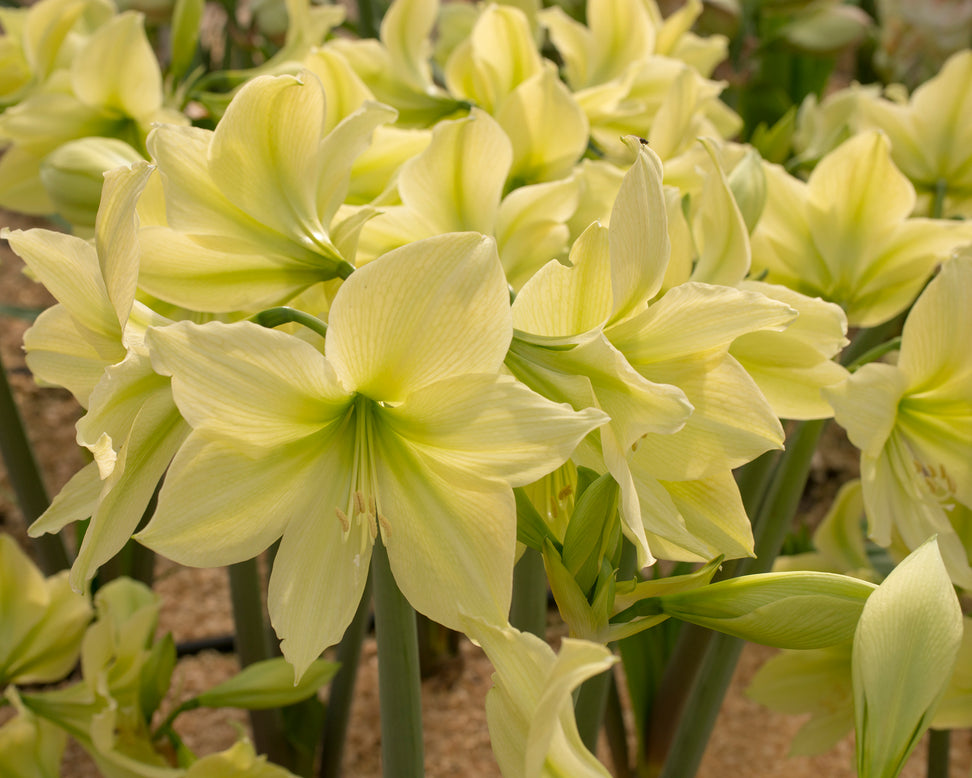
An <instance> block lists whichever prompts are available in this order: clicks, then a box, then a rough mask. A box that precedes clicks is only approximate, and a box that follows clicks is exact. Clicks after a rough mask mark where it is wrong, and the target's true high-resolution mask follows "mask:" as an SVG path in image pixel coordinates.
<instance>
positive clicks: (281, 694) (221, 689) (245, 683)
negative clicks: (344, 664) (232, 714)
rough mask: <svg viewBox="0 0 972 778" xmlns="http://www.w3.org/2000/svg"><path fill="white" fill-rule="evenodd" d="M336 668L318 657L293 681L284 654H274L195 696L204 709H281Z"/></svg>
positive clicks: (303, 696) (306, 693)
mask: <svg viewBox="0 0 972 778" xmlns="http://www.w3.org/2000/svg"><path fill="white" fill-rule="evenodd" d="M337 670H338V665H337V664H336V663H335V662H327V661H325V660H323V659H318V660H317V661H316V662H313V663H312V664H311V666H310V667H308V668H307V670H306V671H305V672H304V674H303V675H302V676H301V678H300V681H299V682H295V681H294V668H293V666H291V665H290V664H289V663H288V662H287V660H286V659H284V658H283V657H275V658H273V659H266V660H264V661H263V662H254V663H253V664H252V665H249V666H248V667H245V668H244V669H243V670H241V671H240V672H239V673H237V674H236V675H234V676H233V677H232V678H230V679H229V680H228V681H226V682H224V683H221V684H219V685H218V686H214V687H213V688H212V689H209V690H208V691H205V692H203V693H202V694H200V695H199V696H198V697H196V698H195V699H196V701H197V702H198V703H199V705H202V706H205V707H207V708H247V709H248V710H262V709H264V708H281V707H283V706H285V705H293V704H294V703H295V702H300V701H301V700H306V699H307V698H308V697H310V696H311V695H312V694H314V693H315V692H316V691H317V690H318V689H319V688H320V687H321V686H323V685H324V684H325V683H327V682H328V681H329V680H331V677H332V676H333V675H334V674H335V673H336V672H337Z"/></svg>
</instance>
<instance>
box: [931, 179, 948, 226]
mask: <svg viewBox="0 0 972 778" xmlns="http://www.w3.org/2000/svg"><path fill="white" fill-rule="evenodd" d="M947 194H948V181H946V180H945V179H943V178H940V179H938V180H937V181H936V182H935V195H934V199H933V200H932V212H931V217H932V218H933V219H941V218H942V216H943V215H944V213H945V196H946V195H947Z"/></svg>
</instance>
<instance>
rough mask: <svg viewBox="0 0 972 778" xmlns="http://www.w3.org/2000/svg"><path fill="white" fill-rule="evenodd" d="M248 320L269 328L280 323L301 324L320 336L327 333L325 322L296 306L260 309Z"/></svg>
mask: <svg viewBox="0 0 972 778" xmlns="http://www.w3.org/2000/svg"><path fill="white" fill-rule="evenodd" d="M250 321H252V322H254V323H256V324H259V325H260V326H261V327H267V328H269V329H273V328H274V327H279V326H280V325H281V324H292V323H296V324H302V325H304V326H305V327H307V329H309V330H311V331H312V332H316V333H317V334H318V335H320V336H321V337H322V338H323V337H325V336H326V335H327V324H325V323H324V322H322V321H321V320H320V319H318V318H317V317H316V316H311V315H310V314H309V313H304V312H303V311H298V310H297V309H296V308H291V307H289V306H286V305H281V306H279V307H277V308H267V310H265V311H260V313H257V314H254V315H253V316H251V317H250Z"/></svg>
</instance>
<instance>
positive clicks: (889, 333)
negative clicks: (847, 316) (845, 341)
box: [840, 311, 908, 367]
mask: <svg viewBox="0 0 972 778" xmlns="http://www.w3.org/2000/svg"><path fill="white" fill-rule="evenodd" d="M907 317H908V312H907V311H904V312H903V313H899V314H898V315H897V316H895V317H894V318H893V319H890V320H889V321H886V322H884V323H883V324H878V325H877V326H876V327H870V328H869V329H866V330H861V331H860V332H858V333H857V335H855V336H854V340H853V342H851V344H850V345H849V346H848V347H847V348H846V349H844V351H843V353H842V354H841V355H840V364H842V365H844V367H848V366H853V365H856V364H857V363H858V362H860V361H861V359H863V357H864V356H866V355H867V353H868V352H870V351H872V350H873V349H875V348H878V347H879V346H881V344H883V343H884V342H885V341H887V340H890V339H892V338H895V337H897V336H898V335H900V334H901V328H902V326H903V325H904V321H905V319H906V318H907Z"/></svg>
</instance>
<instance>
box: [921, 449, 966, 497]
mask: <svg viewBox="0 0 972 778" xmlns="http://www.w3.org/2000/svg"><path fill="white" fill-rule="evenodd" d="M913 461H914V465H915V474H916V475H917V476H918V477H919V478H920V479H922V481H924V484H925V486H926V488H927V489H928V491H929V492H930V493H931V495H932V497H934V498H935V499H936V500H938V501H939V502H940V503H947V502H952V501H953V499H954V498H955V492H956V489H957V487H956V485H955V479H954V478H952V476H951V475H949V472H948V471H947V470H946V469H945V465H943V464H939V465H937V466H936V465H926V464H925V463H924V462H921V461H919V460H918V459H915V460H913Z"/></svg>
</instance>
